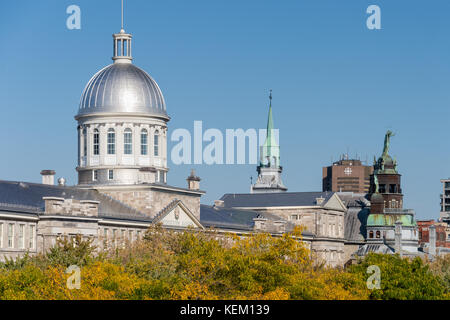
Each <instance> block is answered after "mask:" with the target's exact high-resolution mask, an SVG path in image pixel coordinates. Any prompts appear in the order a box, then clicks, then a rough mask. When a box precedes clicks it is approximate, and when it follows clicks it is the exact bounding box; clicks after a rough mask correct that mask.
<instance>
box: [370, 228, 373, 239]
mask: <svg viewBox="0 0 450 320" xmlns="http://www.w3.org/2000/svg"><path fill="white" fill-rule="evenodd" d="M369 238H370V239H373V231H372V230H371V231H370V232H369Z"/></svg>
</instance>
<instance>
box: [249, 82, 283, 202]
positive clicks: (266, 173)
mask: <svg viewBox="0 0 450 320" xmlns="http://www.w3.org/2000/svg"><path fill="white" fill-rule="evenodd" d="M256 171H257V172H258V179H257V180H256V183H255V184H253V185H252V186H251V192H252V193H266V192H285V191H287V188H286V187H285V186H284V184H283V182H282V181H281V172H282V171H283V168H282V167H281V165H280V146H279V145H278V143H277V142H276V139H275V132H274V126H273V118H272V90H270V95H269V116H268V119H267V133H266V141H265V142H264V144H263V145H262V146H261V149H260V161H259V165H258V167H257V169H256Z"/></svg>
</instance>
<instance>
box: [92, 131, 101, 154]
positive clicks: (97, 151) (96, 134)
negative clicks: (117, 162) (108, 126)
mask: <svg viewBox="0 0 450 320" xmlns="http://www.w3.org/2000/svg"><path fill="white" fill-rule="evenodd" d="M93 142H94V143H93V146H94V150H93V151H94V155H99V154H100V133H99V132H98V129H94V141H93Z"/></svg>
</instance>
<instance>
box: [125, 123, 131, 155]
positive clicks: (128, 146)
mask: <svg viewBox="0 0 450 320" xmlns="http://www.w3.org/2000/svg"><path fill="white" fill-rule="evenodd" d="M123 150H124V153H125V154H132V153H133V138H132V132H131V130H130V129H126V130H125V133H124V135H123Z"/></svg>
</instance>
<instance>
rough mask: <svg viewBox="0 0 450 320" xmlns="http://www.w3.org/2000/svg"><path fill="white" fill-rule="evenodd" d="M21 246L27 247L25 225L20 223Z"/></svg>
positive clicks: (21, 247) (22, 247)
mask: <svg viewBox="0 0 450 320" xmlns="http://www.w3.org/2000/svg"><path fill="white" fill-rule="evenodd" d="M19 248H20V249H25V225H24V224H20V225H19Z"/></svg>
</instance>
